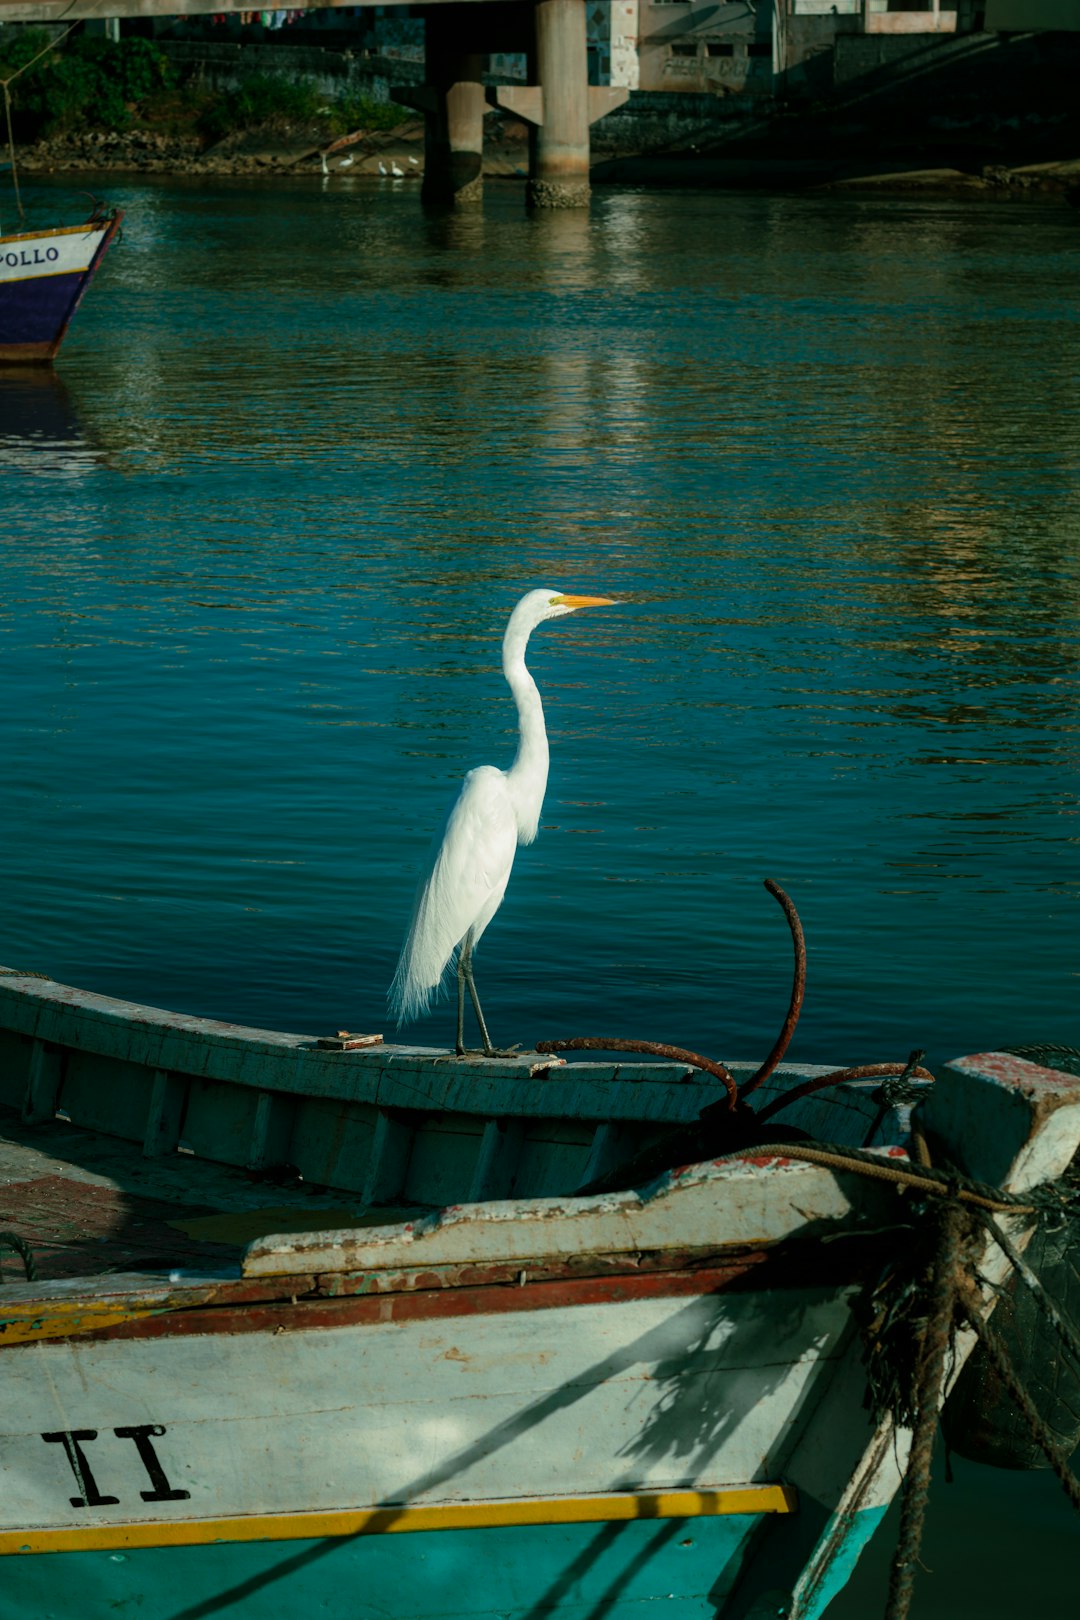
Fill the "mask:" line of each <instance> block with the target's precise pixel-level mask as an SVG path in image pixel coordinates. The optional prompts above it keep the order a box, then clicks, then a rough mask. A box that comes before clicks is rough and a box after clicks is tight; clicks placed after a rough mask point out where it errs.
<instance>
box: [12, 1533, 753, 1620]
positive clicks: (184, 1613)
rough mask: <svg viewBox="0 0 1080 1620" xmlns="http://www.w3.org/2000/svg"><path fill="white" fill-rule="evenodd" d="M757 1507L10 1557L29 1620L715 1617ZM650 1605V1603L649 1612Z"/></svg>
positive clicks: (20, 1608) (18, 1607) (16, 1605)
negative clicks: (659, 1606) (131, 1619)
mask: <svg viewBox="0 0 1080 1620" xmlns="http://www.w3.org/2000/svg"><path fill="white" fill-rule="evenodd" d="M760 1520H761V1516H760V1515H758V1514H732V1515H728V1516H724V1517H717V1518H699V1519H652V1520H649V1519H644V1520H643V1519H636V1520H632V1521H630V1522H622V1523H613V1524H570V1525H542V1526H529V1527H517V1526H515V1527H510V1528H501V1527H500V1528H498V1529H492V1530H468V1531H456V1530H455V1531H421V1532H417V1533H415V1534H410V1535H383V1536H357V1537H353V1538H351V1539H350V1538H346V1539H340V1540H339V1539H333V1540H322V1541H276V1542H228V1543H221V1542H219V1543H216V1544H211V1545H208V1546H199V1547H154V1548H140V1549H138V1550H135V1551H131V1552H125V1553H118V1552H72V1553H43V1554H38V1555H35V1556H32V1557H30V1556H14V1557H10V1558H7V1559H5V1560H4V1565H3V1570H2V1580H3V1588H4V1594H5V1605H4V1612H5V1613H6V1614H10V1615H12V1616H14V1615H21V1616H25V1617H26V1620H71V1617H72V1616H74V1615H78V1616H79V1620H118V1617H121V1620H122V1617H123V1616H125V1615H132V1616H134V1615H139V1616H153V1620H210V1617H211V1616H217V1615H228V1616H229V1617H230V1620H284V1617H291V1616H299V1615H317V1616H318V1617H319V1620H466V1617H482V1616H488V1615H490V1616H492V1617H498V1620H529V1617H536V1620H539V1617H540V1616H541V1615H544V1616H548V1615H558V1616H560V1617H563V1616H565V1617H566V1620H587V1617H588V1620H600V1617H601V1616H602V1617H603V1620H631V1617H635V1620H640V1617H642V1616H644V1615H645V1614H646V1613H647V1612H648V1613H650V1614H655V1613H656V1610H655V1603H656V1600H657V1599H658V1598H659V1599H662V1600H663V1601H664V1610H663V1612H664V1615H665V1616H671V1617H673V1620H675V1617H678V1620H684V1617H685V1620H714V1617H715V1615H716V1613H717V1609H718V1607H719V1605H720V1604H722V1603H723V1600H724V1597H725V1595H726V1593H727V1592H728V1591H729V1590H730V1587H731V1585H732V1583H733V1581H734V1580H735V1578H736V1577H737V1575H738V1573H739V1570H740V1569H741V1567H742V1562H743V1557H744V1554H745V1551H746V1548H747V1546H748V1544H749V1541H750V1538H751V1536H752V1534H753V1531H754V1529H755V1528H756V1526H757V1525H758V1524H759V1523H760ZM650 1605H651V1607H650Z"/></svg>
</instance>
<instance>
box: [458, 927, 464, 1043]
mask: <svg viewBox="0 0 1080 1620" xmlns="http://www.w3.org/2000/svg"><path fill="white" fill-rule="evenodd" d="M456 1050H457V1055H458V1057H464V1055H465V946H464V945H462V947H461V949H460V950H459V951H458V959H457V1048H456Z"/></svg>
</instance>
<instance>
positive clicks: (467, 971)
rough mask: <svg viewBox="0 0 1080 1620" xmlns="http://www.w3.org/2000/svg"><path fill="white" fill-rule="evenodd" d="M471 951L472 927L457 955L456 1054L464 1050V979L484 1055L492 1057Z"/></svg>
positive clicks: (492, 1049)
mask: <svg viewBox="0 0 1080 1620" xmlns="http://www.w3.org/2000/svg"><path fill="white" fill-rule="evenodd" d="M472 952H473V935H472V929H471V928H470V929H469V932H468V933H467V934H466V935H465V938H464V939H463V940H462V942H461V951H460V953H459V955H458V1055H459V1056H460V1054H461V1053H462V1052H463V1051H464V1050H465V1046H464V1035H465V1031H464V1028H463V1020H464V1016H465V1013H464V1005H463V1000H462V996H461V988H462V980H464V982H465V984H467V985H468V987H469V996H470V997H471V999H472V1004H473V1012H474V1013H475V1014H476V1022H477V1023H478V1024H479V1025H480V1039H481V1040H482V1041H483V1043H484V1056H485V1057H494V1056H495V1048H494V1047H493V1046H492V1044H491V1036H490V1035H489V1034H488V1029H487V1024H486V1023H485V1022H484V1015H483V1013H482V1012H481V1010H480V997H479V996H478V995H477V993H476V980H475V979H474V978H473V970H472Z"/></svg>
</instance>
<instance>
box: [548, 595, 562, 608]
mask: <svg viewBox="0 0 1080 1620" xmlns="http://www.w3.org/2000/svg"><path fill="white" fill-rule="evenodd" d="M562 604H563V598H562V597H561V596H553V597H551V599H550V600H549V602H548V607H562Z"/></svg>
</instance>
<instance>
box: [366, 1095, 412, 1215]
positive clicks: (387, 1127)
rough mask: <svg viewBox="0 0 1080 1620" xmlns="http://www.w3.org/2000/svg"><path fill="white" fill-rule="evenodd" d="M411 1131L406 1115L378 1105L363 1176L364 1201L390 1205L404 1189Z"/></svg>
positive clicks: (410, 1147)
mask: <svg viewBox="0 0 1080 1620" xmlns="http://www.w3.org/2000/svg"><path fill="white" fill-rule="evenodd" d="M412 1140H413V1132H412V1126H411V1124H410V1123H409V1122H408V1119H407V1116H405V1115H402V1114H394V1113H391V1112H390V1110H389V1109H386V1108H380V1109H379V1112H378V1115H377V1117H376V1120H375V1136H374V1139H373V1141H372V1145H371V1158H370V1159H369V1160H368V1166H367V1174H366V1176H365V1178H364V1186H363V1193H362V1197H363V1201H364V1203H365V1204H390V1203H393V1201H394V1200H395V1199H396V1198H400V1197H401V1195H402V1193H403V1192H404V1190H405V1178H406V1176H407V1174H408V1169H409V1154H410V1152H411V1151H412Z"/></svg>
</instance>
